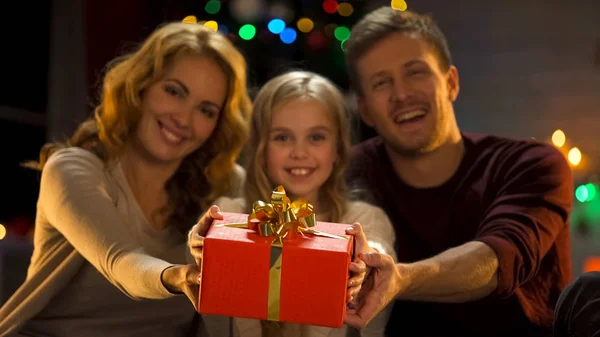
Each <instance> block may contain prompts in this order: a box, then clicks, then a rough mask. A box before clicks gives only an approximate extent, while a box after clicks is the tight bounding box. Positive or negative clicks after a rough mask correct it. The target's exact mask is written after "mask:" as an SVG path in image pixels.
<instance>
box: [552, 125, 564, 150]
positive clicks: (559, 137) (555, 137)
mask: <svg viewBox="0 0 600 337" xmlns="http://www.w3.org/2000/svg"><path fill="white" fill-rule="evenodd" d="M566 141H567V136H565V133H564V132H563V131H562V130H560V129H559V130H556V131H554V133H553V134H552V144H554V145H556V147H562V146H563V145H565V142H566Z"/></svg>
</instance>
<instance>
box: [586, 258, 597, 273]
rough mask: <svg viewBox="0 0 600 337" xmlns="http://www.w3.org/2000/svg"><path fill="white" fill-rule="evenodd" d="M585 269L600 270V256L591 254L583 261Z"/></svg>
mask: <svg viewBox="0 0 600 337" xmlns="http://www.w3.org/2000/svg"><path fill="white" fill-rule="evenodd" d="M583 271H584V272H585V273H587V272H590V271H600V256H589V257H588V258H587V259H586V260H585V262H584V263H583Z"/></svg>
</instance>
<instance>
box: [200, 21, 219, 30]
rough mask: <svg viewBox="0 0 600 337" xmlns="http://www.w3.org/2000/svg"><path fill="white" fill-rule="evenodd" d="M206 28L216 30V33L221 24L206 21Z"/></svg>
mask: <svg viewBox="0 0 600 337" xmlns="http://www.w3.org/2000/svg"><path fill="white" fill-rule="evenodd" d="M204 26H205V27H208V28H210V29H212V30H214V31H215V32H216V31H217V30H218V29H219V24H218V23H217V21H212V20H211V21H206V23H205V24H204Z"/></svg>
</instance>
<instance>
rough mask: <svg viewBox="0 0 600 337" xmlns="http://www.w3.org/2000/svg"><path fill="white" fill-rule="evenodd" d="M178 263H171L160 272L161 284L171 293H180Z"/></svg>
mask: <svg viewBox="0 0 600 337" xmlns="http://www.w3.org/2000/svg"><path fill="white" fill-rule="evenodd" d="M178 267H179V265H172V266H169V267H167V268H165V269H164V270H163V271H162V273H161V274H160V281H161V282H162V284H163V286H164V287H165V288H166V289H167V290H168V291H169V292H170V293H173V294H181V293H182V290H181V282H180V280H179V276H180V274H181V273H180V272H179V268H178Z"/></svg>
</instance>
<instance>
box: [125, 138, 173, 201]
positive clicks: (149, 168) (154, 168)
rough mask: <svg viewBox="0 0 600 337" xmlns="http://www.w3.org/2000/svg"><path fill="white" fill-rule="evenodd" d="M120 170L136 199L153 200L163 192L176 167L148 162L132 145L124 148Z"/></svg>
mask: <svg viewBox="0 0 600 337" xmlns="http://www.w3.org/2000/svg"><path fill="white" fill-rule="evenodd" d="M120 164H121V168H122V170H123V173H124V174H125V177H126V178H127V182H128V183H129V185H130V186H131V189H132V191H133V192H134V194H135V196H136V197H137V198H144V197H152V198H155V197H157V196H160V195H161V194H163V193H164V192H165V186H166V184H167V181H168V180H169V179H170V178H171V177H172V176H173V174H175V171H176V170H177V166H176V165H174V164H173V165H161V164H159V163H157V162H152V161H150V160H148V159H147V158H146V157H145V156H144V155H142V154H141V153H140V151H139V150H138V149H136V148H135V146H134V145H132V144H128V145H126V146H125V151H124V153H123V155H122V156H121V158H120Z"/></svg>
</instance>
